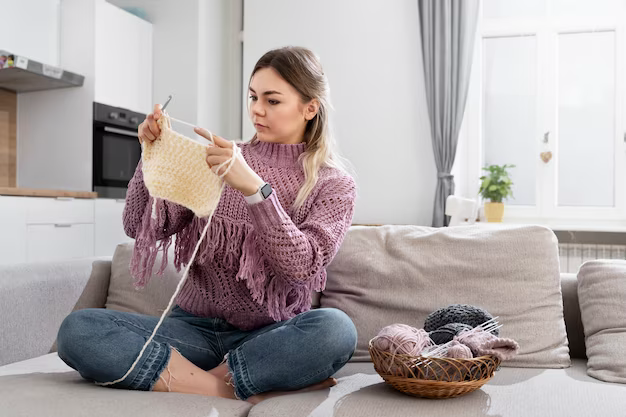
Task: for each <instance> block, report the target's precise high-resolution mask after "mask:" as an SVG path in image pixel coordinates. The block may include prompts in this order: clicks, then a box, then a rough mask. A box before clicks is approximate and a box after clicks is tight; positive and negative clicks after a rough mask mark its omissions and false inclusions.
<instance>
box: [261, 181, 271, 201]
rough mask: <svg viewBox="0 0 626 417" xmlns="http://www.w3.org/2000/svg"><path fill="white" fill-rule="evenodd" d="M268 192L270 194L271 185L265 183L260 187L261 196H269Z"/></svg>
mask: <svg viewBox="0 0 626 417" xmlns="http://www.w3.org/2000/svg"><path fill="white" fill-rule="evenodd" d="M270 194H272V187H271V186H270V185H269V184H265V185H264V186H263V187H261V195H262V196H263V198H267V197H269V196H270Z"/></svg>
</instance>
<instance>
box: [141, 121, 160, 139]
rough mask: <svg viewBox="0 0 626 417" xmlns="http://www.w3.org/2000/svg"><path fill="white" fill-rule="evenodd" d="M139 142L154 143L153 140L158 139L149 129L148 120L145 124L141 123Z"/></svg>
mask: <svg viewBox="0 0 626 417" xmlns="http://www.w3.org/2000/svg"><path fill="white" fill-rule="evenodd" d="M138 133H139V142H142V143H143V142H144V141H146V140H147V141H149V142H152V141H153V140H155V139H156V137H155V136H154V134H152V132H151V131H150V128H149V127H148V119H146V120H144V121H143V122H141V124H140V125H139V131H138Z"/></svg>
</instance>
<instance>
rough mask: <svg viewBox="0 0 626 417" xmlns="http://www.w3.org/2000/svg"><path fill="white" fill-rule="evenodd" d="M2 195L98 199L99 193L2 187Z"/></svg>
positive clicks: (0, 190) (0, 191)
mask: <svg viewBox="0 0 626 417" xmlns="http://www.w3.org/2000/svg"><path fill="white" fill-rule="evenodd" d="M0 195H12V196H21V197H71V198H98V193H96V192H93V191H66V190H38V189H34V188H21V187H0Z"/></svg>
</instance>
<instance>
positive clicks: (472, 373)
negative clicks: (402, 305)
mask: <svg viewBox="0 0 626 417" xmlns="http://www.w3.org/2000/svg"><path fill="white" fill-rule="evenodd" d="M372 340H373V339H372ZM372 340H370V342H369V352H370V356H371V357H372V362H374V369H376V372H378V374H379V375H380V376H381V377H382V378H383V379H384V380H385V382H387V383H388V384H389V385H391V386H392V387H394V388H395V389H397V390H398V391H401V392H403V393H405V394H409V395H413V396H416V397H425V398H452V397H458V396H459V395H463V394H467V393H469V392H472V391H474V390H477V389H479V388H480V387H482V386H483V385H484V384H485V383H486V382H487V381H489V380H490V379H491V377H493V375H494V373H495V371H496V370H497V369H498V367H499V366H500V359H498V358H497V357H495V356H480V357H478V358H473V359H454V358H435V357H430V358H427V357H424V356H411V355H403V354H396V355H392V354H391V353H389V352H385V351H381V350H379V349H376V348H375V347H374V346H372Z"/></svg>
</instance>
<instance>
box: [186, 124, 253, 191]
mask: <svg viewBox="0 0 626 417" xmlns="http://www.w3.org/2000/svg"><path fill="white" fill-rule="evenodd" d="M194 131H195V132H196V133H197V134H199V135H200V136H202V137H204V138H206V139H208V140H211V135H210V134H209V131H208V130H206V129H202V128H199V127H196V128H195V129H194ZM213 142H214V143H215V146H209V148H208V150H207V157H206V162H207V164H208V165H209V168H210V169H211V171H213V172H214V173H215V174H216V175H220V174H222V173H224V171H225V170H226V168H227V167H228V164H225V165H224V166H223V167H222V168H221V169H220V170H219V172H218V166H219V165H220V164H222V163H223V162H225V161H228V160H229V159H230V158H231V157H232V156H233V144H232V142H231V141H228V140H226V139H224V138H221V137H219V136H217V135H213ZM223 179H224V181H226V183H227V184H228V185H230V186H231V187H232V188H234V189H236V190H239V191H241V192H242V193H243V194H244V195H245V196H249V195H252V194H254V193H255V192H256V191H257V190H258V189H259V187H260V186H261V185H263V184H264V183H265V182H264V181H263V179H262V178H261V177H259V175H258V174H257V173H256V172H254V170H253V169H252V168H250V166H249V165H248V163H247V162H246V160H245V159H244V158H243V155H242V154H241V152H238V153H237V158H235V162H234V163H233V166H232V167H231V168H230V171H228V174H226V175H224V178H223Z"/></svg>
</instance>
